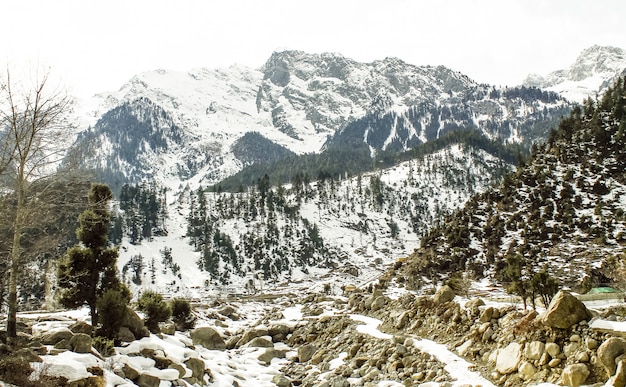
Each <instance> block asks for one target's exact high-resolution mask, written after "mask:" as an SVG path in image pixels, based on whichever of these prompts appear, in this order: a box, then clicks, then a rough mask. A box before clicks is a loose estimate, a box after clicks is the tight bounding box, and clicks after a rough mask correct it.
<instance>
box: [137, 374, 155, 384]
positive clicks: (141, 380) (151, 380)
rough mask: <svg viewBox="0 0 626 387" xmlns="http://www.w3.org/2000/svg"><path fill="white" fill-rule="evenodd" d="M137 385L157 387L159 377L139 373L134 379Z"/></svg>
mask: <svg viewBox="0 0 626 387" xmlns="http://www.w3.org/2000/svg"><path fill="white" fill-rule="evenodd" d="M135 384H137V385H138V386H139V387H159V385H160V384H161V379H159V378H158V377H156V376H154V375H150V374H141V375H139V377H138V378H137V380H136V381H135Z"/></svg>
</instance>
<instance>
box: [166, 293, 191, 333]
mask: <svg viewBox="0 0 626 387" xmlns="http://www.w3.org/2000/svg"><path fill="white" fill-rule="evenodd" d="M170 307H171V309H172V320H174V323H176V328H177V329H178V330H181V331H184V330H188V329H191V328H193V327H194V326H195V325H196V318H195V317H194V315H193V314H192V313H191V305H190V304H189V301H187V300H185V299H182V298H175V299H173V300H172V302H171V304H170Z"/></svg>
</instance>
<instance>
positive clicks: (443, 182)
mask: <svg viewBox="0 0 626 387" xmlns="http://www.w3.org/2000/svg"><path fill="white" fill-rule="evenodd" d="M511 168H512V167H511V166H510V165H506V164H504V163H502V162H501V161H500V160H499V159H498V158H496V157H494V156H492V155H489V154H487V153H486V152H484V151H482V150H477V149H474V148H471V147H468V146H462V145H452V146H450V147H447V148H445V149H443V150H441V151H438V152H435V153H433V154H430V155H427V156H425V157H424V158H423V159H422V160H412V161H408V162H405V163H402V164H400V165H398V166H396V167H393V168H390V169H387V170H382V171H379V172H375V173H370V174H365V175H363V176H360V177H354V178H350V179H345V180H341V181H332V180H326V181H320V182H314V183H310V184H304V183H303V184H302V185H301V186H297V187H296V186H287V187H285V188H271V189H269V190H268V191H266V192H265V191H264V193H261V192H260V191H259V190H257V189H251V190H248V191H247V192H244V193H237V194H234V193H212V192H205V193H204V194H203V195H202V197H200V193H199V191H197V190H196V191H193V190H191V189H186V190H183V191H182V192H180V193H179V194H177V195H171V196H169V198H170V199H169V200H170V203H169V206H168V214H169V218H168V220H167V221H166V225H165V229H166V230H167V235H165V236H155V237H153V238H152V239H151V240H143V241H141V242H140V243H138V244H131V243H129V240H128V239H125V240H124V243H123V245H122V246H123V247H122V249H121V250H120V258H119V260H118V264H119V268H120V272H121V273H124V277H125V279H126V282H127V283H129V285H130V286H131V288H133V289H136V290H139V289H142V288H150V289H154V290H158V291H160V292H162V293H165V294H176V295H184V296H186V297H191V298H195V297H204V296H206V295H208V294H216V293H218V294H222V293H243V292H245V291H246V285H247V284H248V282H250V281H252V282H253V283H254V286H255V287H256V288H257V289H258V288H259V287H260V286H263V287H264V288H268V287H271V288H277V287H281V286H285V285H286V284H289V287H290V289H292V290H293V289H297V288H298V286H301V287H304V288H311V287H321V286H322V284H323V283H325V282H330V283H333V284H334V286H336V287H337V288H338V287H339V286H341V285H347V284H362V283H366V282H367V281H371V280H373V279H375V278H376V277H377V276H379V275H380V274H381V273H382V272H383V271H384V270H385V269H386V267H387V266H388V265H389V264H391V263H393V262H395V260H396V259H398V258H400V257H405V256H407V255H409V254H410V253H411V252H412V251H413V249H414V248H415V247H416V246H417V245H418V244H419V238H420V236H421V235H422V234H423V233H424V232H426V231H427V230H428V229H429V228H430V227H431V225H432V224H433V223H434V222H435V221H436V220H437V219H441V218H442V217H443V216H444V215H446V214H449V213H450V212H451V211H453V210H455V209H458V208H459V207H460V206H462V205H463V203H465V202H466V200H467V198H469V196H470V195H472V194H473V193H475V192H482V191H483V190H485V189H486V188H487V187H488V186H489V185H490V184H492V182H493V181H495V180H496V179H497V178H498V177H499V176H501V175H502V174H503V173H504V172H506V171H509V170H511ZM202 208H204V210H202ZM191 224H196V225H197V226H191ZM166 249H171V256H172V259H173V261H174V262H175V263H176V265H178V266H179V271H178V272H177V273H174V271H173V270H172V268H171V265H169V266H168V265H166V264H165V261H164V259H163V251H165V250H166ZM137 256H141V259H142V265H141V269H140V271H139V273H137V274H136V276H137V277H138V278H136V279H135V280H133V281H131V278H133V276H134V273H133V269H132V267H133V264H132V263H131V260H133V259H135V260H136V259H137ZM259 273H261V274H262V276H259V275H258V274H259ZM259 277H260V278H263V285H261V284H260V282H259V280H258V278H259ZM298 284H299V285H298Z"/></svg>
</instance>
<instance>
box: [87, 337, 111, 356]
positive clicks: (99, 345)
mask: <svg viewBox="0 0 626 387" xmlns="http://www.w3.org/2000/svg"><path fill="white" fill-rule="evenodd" d="M92 345H93V347H94V348H95V349H96V350H97V351H98V352H99V353H100V355H102V356H104V357H109V356H113V355H115V348H113V346H114V343H113V340H111V339H108V338H106V337H103V336H96V337H94V338H93V344H92Z"/></svg>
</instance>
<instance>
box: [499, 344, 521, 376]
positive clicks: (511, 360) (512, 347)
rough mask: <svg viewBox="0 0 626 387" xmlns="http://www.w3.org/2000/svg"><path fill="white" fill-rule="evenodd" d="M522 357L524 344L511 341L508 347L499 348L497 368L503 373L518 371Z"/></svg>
mask: <svg viewBox="0 0 626 387" xmlns="http://www.w3.org/2000/svg"><path fill="white" fill-rule="evenodd" d="M521 358H522V346H521V345H520V344H518V343H515V342H513V343H510V344H509V345H507V346H506V348H501V349H499V350H498V357H497V359H496V370H497V371H498V372H499V373H501V374H502V375H507V374H510V373H513V372H515V371H517V368H518V367H519V363H520V360H521Z"/></svg>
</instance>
